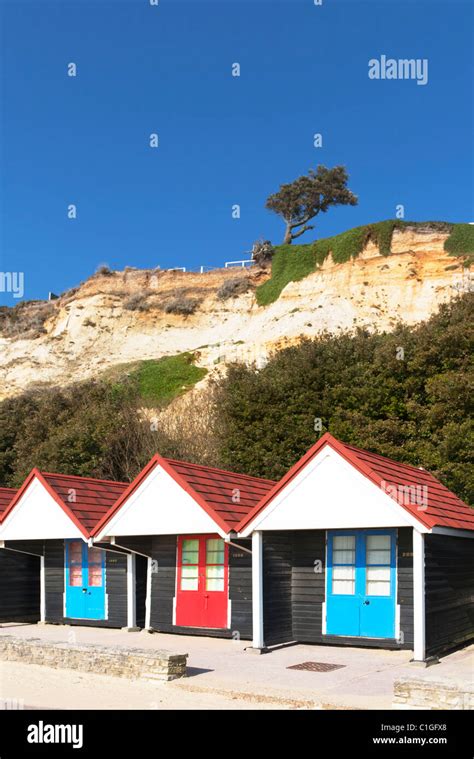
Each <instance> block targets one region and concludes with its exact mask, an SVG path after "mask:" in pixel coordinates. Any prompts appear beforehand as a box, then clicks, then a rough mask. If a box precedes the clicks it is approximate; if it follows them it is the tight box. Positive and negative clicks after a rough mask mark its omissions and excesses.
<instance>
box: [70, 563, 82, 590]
mask: <svg viewBox="0 0 474 759" xmlns="http://www.w3.org/2000/svg"><path fill="white" fill-rule="evenodd" d="M69 585H72V586H73V587H75V588H78V587H80V586H81V585H82V567H78V566H75V567H69Z"/></svg>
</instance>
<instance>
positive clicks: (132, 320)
mask: <svg viewBox="0 0 474 759" xmlns="http://www.w3.org/2000/svg"><path fill="white" fill-rule="evenodd" d="M446 238H447V233H442V232H439V231H433V230H431V231H430V230H426V231H423V230H422V231H420V230H409V229H408V230H403V231H399V230H395V232H394V234H393V239H392V254H391V255H390V256H385V257H384V256H381V255H380V253H379V250H378V248H377V247H376V246H375V245H374V244H373V243H369V244H368V245H367V246H366V248H365V249H364V251H363V253H362V254H361V255H360V257H359V258H357V259H353V260H351V261H349V262H348V263H344V264H336V263H334V262H333V261H332V259H331V257H329V258H328V259H327V260H326V261H325V262H324V264H323V265H322V266H321V268H320V269H319V270H318V271H316V272H314V273H312V274H310V275H309V276H308V277H306V278H305V279H303V280H301V281H299V282H291V283H290V284H289V285H287V286H286V287H285V289H284V290H283V292H282V294H281V296H280V298H279V299H278V300H277V301H276V302H275V303H272V304H271V305H270V306H267V307H261V306H258V304H257V303H256V300H255V294H254V289H255V287H256V286H258V285H259V284H261V283H263V282H265V281H266V279H268V277H269V276H270V272H269V271H268V270H261V269H257V268H256V267H254V268H252V269H251V270H249V271H247V272H241V271H240V270H239V271H236V270H235V269H232V270H222V269H221V270H215V271H212V272H208V273H206V274H194V273H183V272H176V271H174V272H173V271H163V272H150V271H135V270H131V271H125V272H115V273H112V274H103V275H95V276H94V277H91V278H90V279H89V280H87V281H86V282H85V283H83V284H82V285H81V286H80V287H79V288H77V290H75V291H71V292H70V293H69V294H68V293H66V294H65V295H63V296H62V297H61V298H59V299H58V300H57V301H54V302H53V303H52V304H49V305H48V308H49V312H48V314H47V318H46V320H45V321H44V325H43V329H44V332H43V333H41V334H38V333H37V332H36V333H35V332H24V333H23V334H22V333H21V332H20V333H17V334H13V336H8V337H5V336H1V335H0V398H5V397H7V396H11V395H15V394H17V393H19V392H21V391H22V390H24V389H26V388H27V387H30V386H32V385H35V384H67V383H70V382H75V381H78V380H82V379H86V378H90V377H97V376H99V375H100V374H101V373H102V372H103V371H105V370H106V369H109V368H110V367H112V366H114V365H117V364H126V363H129V362H132V361H140V360H143V359H150V358H159V357H160V356H165V355H173V354H176V353H180V352H183V351H196V353H197V363H198V364H199V365H201V366H206V367H208V368H214V367H216V365H219V364H223V363H228V362H230V361H234V360H237V361H251V360H257V362H258V361H260V362H264V361H265V357H266V356H267V355H268V353H269V352H271V351H273V350H275V349H278V348H279V347H282V346H284V345H286V344H289V343H292V342H295V341H297V340H299V339H300V338H301V337H302V336H310V337H311V336H314V335H316V334H317V333H318V332H321V331H323V330H327V331H329V332H337V331H339V330H344V329H353V328H354V327H356V326H366V327H368V328H369V329H380V330H390V329H391V328H393V326H394V325H395V324H396V322H397V321H400V320H402V321H404V322H406V323H408V324H413V323H416V322H419V321H422V320H424V319H426V318H428V317H429V316H430V315H431V314H432V313H433V312H434V311H436V310H437V307H438V306H439V304H441V303H443V302H446V301H448V300H450V299H451V298H453V297H454V296H455V295H456V294H457V293H458V292H459V290H460V289H461V290H462V289H466V288H467V287H468V273H467V272H466V270H465V269H463V263H462V260H461V259H458V258H453V257H451V256H449V255H448V254H447V253H446V252H445V251H444V248H443V245H444V242H445V240H446ZM245 275H246V276H248V278H249V284H250V289H249V290H248V291H247V292H246V293H243V294H241V295H238V296H236V297H231V298H228V299H226V300H222V299H221V298H219V297H218V296H217V291H218V289H219V288H220V287H221V286H222V285H223V283H224V282H225V281H226V280H228V279H234V278H235V277H237V276H245ZM176 299H178V300H180V299H181V300H182V299H184V300H185V301H187V302H189V300H194V301H196V302H197V307H196V310H195V311H194V313H191V314H189V315H187V316H186V315H181V314H179V313H167V311H166V309H167V308H168V306H169V304H170V302H171V301H175V300H176ZM195 306H196V304H195ZM140 309H141V310H140ZM37 310H38V306H37V305H35V304H31V305H28V304H27V305H25V308H24V309H23V311H22V314H23V317H22V318H23V320H24V323H25V324H26V325H28V318H29V311H31V319H32V323H34V319H35V318H36V316H35V314H36V312H37ZM5 334H8V333H5V332H4V335H5Z"/></svg>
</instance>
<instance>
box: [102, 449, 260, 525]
mask: <svg viewBox="0 0 474 759" xmlns="http://www.w3.org/2000/svg"><path fill="white" fill-rule="evenodd" d="M156 466H161V467H162V468H163V469H164V470H165V471H166V472H168V474H169V475H170V476H171V477H173V479H174V480H175V481H176V482H177V483H178V484H179V485H180V486H181V487H182V488H183V489H184V490H185V491H186V492H187V493H189V494H190V495H191V497H192V498H194V500H195V501H196V502H197V503H198V504H199V505H200V506H201V507H202V508H203V509H204V510H205V511H206V512H207V514H209V516H210V517H211V518H212V519H214V521H215V522H216V524H218V525H219V526H220V527H221V528H222V529H223V530H224V531H225V532H226V533H228V532H230V531H231V530H232V529H234V528H235V527H236V525H237V524H238V523H239V522H240V521H241V519H243V518H244V517H245V516H246V515H247V514H248V513H249V512H250V511H251V510H252V509H253V508H254V507H255V506H256V505H257V504H258V503H259V502H260V500H261V499H262V498H263V497H264V496H265V495H266V493H268V492H269V491H270V490H271V488H272V487H273V486H274V485H275V482H274V481H273V480H265V479H261V478H260V477H250V476H249V475H246V474H236V473H235V472H228V471H225V470H223V469H216V468H214V467H208V466H201V465H200V464H190V463H188V462H185V461H175V460H173V459H165V458H162V457H161V456H159V455H158V454H156V455H155V456H153V458H152V459H151V461H150V462H149V463H148V464H147V465H146V467H145V468H144V469H143V470H142V471H141V472H140V474H139V475H138V476H137V477H136V478H135V480H134V481H133V482H132V484H131V485H130V486H129V487H128V488H127V490H126V491H125V492H124V493H123V494H122V495H121V496H120V498H119V500H118V501H117V502H116V504H115V505H114V507H113V508H112V509H111V510H110V511H109V512H108V513H107V515H106V516H104V517H103V518H102V519H101V521H100V522H99V523H98V524H97V526H96V527H95V528H94V530H93V534H94V535H97V534H98V533H99V532H100V531H101V530H102V529H103V527H104V526H105V525H106V524H107V522H108V521H109V519H110V518H111V517H112V516H113V515H114V514H115V513H116V512H117V511H118V510H119V509H120V508H121V506H122V505H123V504H124V503H125V502H126V501H127V499H128V498H129V497H130V496H131V494H132V493H133V492H134V491H135V490H136V489H137V487H138V486H139V485H140V484H141V483H142V482H143V480H144V479H145V478H146V477H147V476H148V475H149V474H150V472H152V471H153V469H154V468H155V467H156ZM157 508H158V504H157Z"/></svg>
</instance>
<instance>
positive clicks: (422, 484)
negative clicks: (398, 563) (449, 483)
mask: <svg viewBox="0 0 474 759" xmlns="http://www.w3.org/2000/svg"><path fill="white" fill-rule="evenodd" d="M344 447H345V448H346V450H348V451H351V453H353V454H354V455H355V456H356V457H357V459H358V460H359V461H360V462H362V463H363V464H365V465H366V466H368V467H369V469H371V470H372V472H374V473H375V474H376V475H377V476H378V477H379V478H380V480H381V483H383V487H384V489H385V490H387V491H388V492H391V488H390V486H393V493H394V494H396V500H397V501H398V503H400V505H401V506H404V507H405V508H407V509H408V511H410V512H411V513H412V514H413V516H414V517H416V518H417V519H419V520H420V521H421V522H423V524H424V525H425V526H426V527H429V528H431V527H451V528H455V529H458V530H474V509H471V508H470V507H469V506H468V505H467V503H464V501H461V499H460V498H458V497H457V495H455V494H454V493H453V492H452V491H451V490H449V489H448V488H447V487H446V486H445V485H443V484H442V483H441V482H440V481H439V480H437V479H436V477H434V475H432V474H431V473H430V472H427V471H426V469H421V468H419V467H415V466H411V464H400V463H399V462H398V461H393V459H389V458H386V457H385V456H379V455H378V454H376V453H370V452H369V451H364V450H363V449H362V448H356V447H355V446H353V445H345V444H344ZM410 501H413V502H412V503H410ZM425 507H426V508H425Z"/></svg>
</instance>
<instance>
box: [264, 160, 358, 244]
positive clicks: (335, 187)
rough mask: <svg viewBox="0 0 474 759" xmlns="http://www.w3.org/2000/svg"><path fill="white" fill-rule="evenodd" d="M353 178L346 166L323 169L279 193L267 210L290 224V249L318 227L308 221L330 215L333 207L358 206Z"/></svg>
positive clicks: (310, 173)
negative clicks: (328, 212)
mask: <svg viewBox="0 0 474 759" xmlns="http://www.w3.org/2000/svg"><path fill="white" fill-rule="evenodd" d="M348 179H349V176H348V174H347V171H346V169H345V167H344V166H334V167H333V168H332V169H328V168H327V167H326V166H322V165H319V166H318V168H317V171H314V170H313V169H310V171H309V172H308V175H307V176H306V175H305V176H301V177H298V179H295V180H294V181H293V182H290V184H282V185H281V186H280V189H279V190H278V192H275V193H274V194H273V195H270V197H269V198H268V199H267V202H266V203H265V207H266V208H268V209H269V210H270V211H274V212H275V213H276V214H278V216H281V217H282V218H283V220H284V221H285V223H286V230H285V238H284V240H283V243H284V244H286V245H290V244H291V242H292V240H295V239H296V238H297V237H300V236H301V235H302V234H304V233H305V232H307V231H308V230H309V229H314V226H313V225H311V224H308V221H310V220H311V219H314V217H315V216H317V215H318V213H320V212H322V213H326V211H327V210H328V208H330V207H331V206H339V205H345V206H347V205H350V206H355V205H357V196H356V195H354V194H353V193H352V192H351V191H350V190H349V188H348V187H347V181H348Z"/></svg>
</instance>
